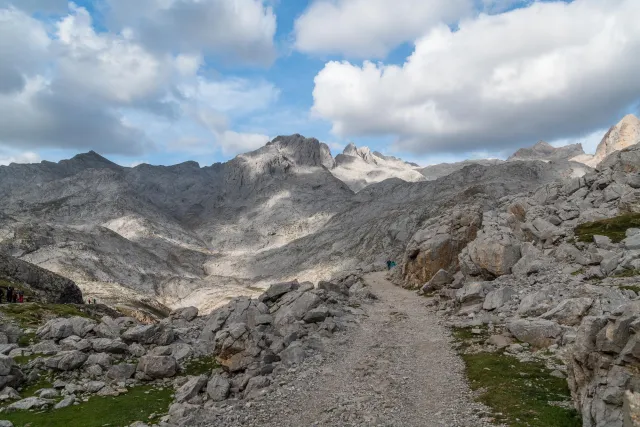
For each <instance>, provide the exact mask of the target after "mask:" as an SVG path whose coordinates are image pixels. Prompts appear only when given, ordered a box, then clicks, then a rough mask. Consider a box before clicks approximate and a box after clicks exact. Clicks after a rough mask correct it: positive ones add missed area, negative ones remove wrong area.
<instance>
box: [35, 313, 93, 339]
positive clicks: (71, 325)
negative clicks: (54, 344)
mask: <svg viewBox="0 0 640 427" xmlns="http://www.w3.org/2000/svg"><path fill="white" fill-rule="evenodd" d="M95 325H96V322H95V321H93V320H91V319H87V318H84V317H70V318H56V319H51V320H50V321H48V322H47V323H45V324H44V325H43V326H41V327H40V328H38V330H37V331H36V334H37V335H38V337H40V339H53V340H61V339H63V338H67V337H70V336H71V335H77V336H78V337H80V338H83V337H84V336H85V335H86V334H87V333H89V332H90V331H92V330H93V327H94V326H95Z"/></svg>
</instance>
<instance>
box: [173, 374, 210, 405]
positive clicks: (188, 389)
mask: <svg viewBox="0 0 640 427" xmlns="http://www.w3.org/2000/svg"><path fill="white" fill-rule="evenodd" d="M207 382H208V378H207V376H206V375H200V376H198V377H191V378H190V379H189V381H187V382H186V383H185V384H184V385H183V386H182V387H180V388H179V389H178V391H176V395H175V401H176V402H178V403H183V402H186V401H188V400H191V399H192V398H194V397H195V396H197V394H198V393H200V390H202V389H203V388H204V387H205V386H206V385H207Z"/></svg>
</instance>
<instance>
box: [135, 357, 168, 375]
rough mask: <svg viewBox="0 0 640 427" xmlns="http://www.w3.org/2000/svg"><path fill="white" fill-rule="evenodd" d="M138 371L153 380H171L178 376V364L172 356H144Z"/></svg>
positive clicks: (139, 363)
mask: <svg viewBox="0 0 640 427" xmlns="http://www.w3.org/2000/svg"><path fill="white" fill-rule="evenodd" d="M137 370H138V371H140V372H142V373H144V374H145V375H147V376H148V377H150V378H153V379H158V378H169V377H173V376H174V375H175V374H176V371H177V370H178V364H177V362H176V359H175V358H173V357H172V356H142V357H141V358H140V361H139V362H138V367H137Z"/></svg>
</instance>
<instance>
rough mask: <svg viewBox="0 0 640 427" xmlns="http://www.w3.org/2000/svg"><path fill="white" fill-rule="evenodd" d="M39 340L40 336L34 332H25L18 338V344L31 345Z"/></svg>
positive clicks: (22, 345) (21, 345)
mask: <svg viewBox="0 0 640 427" xmlns="http://www.w3.org/2000/svg"><path fill="white" fill-rule="evenodd" d="M38 341H39V339H38V336H37V335H36V333H35V331H34V332H29V333H24V334H22V335H21V336H20V338H19V339H18V345H19V346H20V347H29V346H30V345H33V344H35V343H37V342H38Z"/></svg>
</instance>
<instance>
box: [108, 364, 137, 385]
mask: <svg viewBox="0 0 640 427" xmlns="http://www.w3.org/2000/svg"><path fill="white" fill-rule="evenodd" d="M135 373H136V365H132V364H129V363H121V364H119V365H113V366H112V367H110V368H109V370H108V371H107V378H109V379H112V380H114V381H124V380H128V379H129V378H131V377H132V376H133V374H135Z"/></svg>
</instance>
